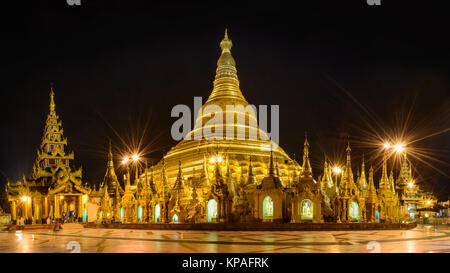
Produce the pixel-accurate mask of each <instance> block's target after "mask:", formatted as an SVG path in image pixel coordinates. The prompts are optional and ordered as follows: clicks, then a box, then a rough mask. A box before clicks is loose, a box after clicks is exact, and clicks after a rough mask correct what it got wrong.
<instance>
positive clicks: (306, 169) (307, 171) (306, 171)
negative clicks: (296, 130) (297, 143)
mask: <svg viewBox="0 0 450 273" xmlns="http://www.w3.org/2000/svg"><path fill="white" fill-rule="evenodd" d="M300 176H301V177H312V168H311V163H310V162H309V142H308V136H307V135H306V133H305V142H304V143H303V165H302V172H301V173H300Z"/></svg>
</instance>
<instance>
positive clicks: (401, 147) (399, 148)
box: [394, 143, 405, 153]
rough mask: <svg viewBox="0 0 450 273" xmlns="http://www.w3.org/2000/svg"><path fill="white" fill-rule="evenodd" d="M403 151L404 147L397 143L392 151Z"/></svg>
mask: <svg viewBox="0 0 450 273" xmlns="http://www.w3.org/2000/svg"><path fill="white" fill-rule="evenodd" d="M404 150H405V145H403V143H397V144H395V145H394V151H396V152H398V153H401V152H403V151H404Z"/></svg>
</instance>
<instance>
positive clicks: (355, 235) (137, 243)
mask: <svg viewBox="0 0 450 273" xmlns="http://www.w3.org/2000/svg"><path fill="white" fill-rule="evenodd" d="M71 251H80V252H91V253H95V252H106V253H112V252H125V253H128V252H138V253H139V252H141V253H142V252H144V253H145V252H148V253H152V252H156V253H164V252H172V253H179V252H181V253H188V252H200V253H216V252H225V253H232V252H243V253H263V252H269V253H270V252H294V253H311V252H312V253H315V252H332V253H335V252H338V253H341V252H343V253H348V252H362V253H365V252H372V251H375V252H378V251H379V252H448V253H450V228H449V227H444V226H441V227H438V228H436V227H434V226H418V227H417V228H415V229H413V230H380V231H374V230H370V231H348V232H346V231H253V232H252V231H165V230H129V229H128V230H127V229H91V228H88V229H84V228H82V227H81V226H78V225H64V228H63V230H60V231H57V232H55V231H52V230H29V231H16V232H5V231H2V232H0V252H71Z"/></svg>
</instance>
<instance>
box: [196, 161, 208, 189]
mask: <svg viewBox="0 0 450 273" xmlns="http://www.w3.org/2000/svg"><path fill="white" fill-rule="evenodd" d="M209 184H210V183H209V175H208V167H207V166H206V156H205V155H203V168H202V172H201V174H200V184H199V185H198V186H199V187H200V188H201V187H203V186H207V185H209Z"/></svg>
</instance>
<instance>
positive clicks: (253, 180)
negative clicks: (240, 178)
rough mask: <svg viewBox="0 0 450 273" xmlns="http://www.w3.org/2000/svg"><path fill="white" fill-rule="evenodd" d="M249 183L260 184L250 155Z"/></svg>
mask: <svg viewBox="0 0 450 273" xmlns="http://www.w3.org/2000/svg"><path fill="white" fill-rule="evenodd" d="M247 184H248V185H256V184H258V181H257V179H256V176H255V173H254V171H253V163H252V156H250V160H249V164H248V180H247Z"/></svg>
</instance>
